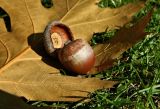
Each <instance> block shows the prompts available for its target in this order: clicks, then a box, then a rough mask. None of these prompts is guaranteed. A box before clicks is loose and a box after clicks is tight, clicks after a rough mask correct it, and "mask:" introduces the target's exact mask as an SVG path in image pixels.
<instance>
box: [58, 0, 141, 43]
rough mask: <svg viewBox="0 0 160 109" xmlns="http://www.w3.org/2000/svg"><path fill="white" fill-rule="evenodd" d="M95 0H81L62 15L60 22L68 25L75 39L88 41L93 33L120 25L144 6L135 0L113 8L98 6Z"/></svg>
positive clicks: (129, 19)
mask: <svg viewBox="0 0 160 109" xmlns="http://www.w3.org/2000/svg"><path fill="white" fill-rule="evenodd" d="M96 1H97V0H81V1H80V2H79V3H78V4H77V5H76V6H75V7H73V9H72V10H70V11H69V12H68V13H67V14H66V15H65V16H64V17H62V19H61V22H63V23H65V24H66V25H69V27H70V28H71V30H72V32H73V35H74V37H75V39H77V38H81V39H84V40H87V41H89V40H90V39H91V37H92V35H93V33H97V32H104V31H105V30H106V29H107V28H108V29H114V28H117V27H122V26H123V25H124V24H126V23H127V22H129V21H131V19H132V16H133V15H134V14H135V13H136V12H137V11H139V10H140V9H141V8H142V7H143V6H144V3H143V2H136V3H134V4H128V5H125V6H122V7H120V8H115V9H111V8H99V7H98V6H97V5H96Z"/></svg>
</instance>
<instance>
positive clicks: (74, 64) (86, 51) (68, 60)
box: [58, 39, 95, 74]
mask: <svg viewBox="0 0 160 109" xmlns="http://www.w3.org/2000/svg"><path fill="white" fill-rule="evenodd" d="M58 57H59V60H60V62H61V63H62V64H63V66H64V67H65V68H66V69H68V70H70V71H73V72H75V73H77V74H87V72H88V71H89V70H90V69H91V68H92V67H93V65H94V63H95V55H94V52H93V50H92V47H91V46H90V45H89V44H88V43H87V42H86V41H84V40H82V39H77V40H74V41H72V42H70V43H69V44H67V45H66V46H64V48H62V49H61V50H60V51H59V53H58Z"/></svg>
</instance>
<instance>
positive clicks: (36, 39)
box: [28, 33, 77, 76]
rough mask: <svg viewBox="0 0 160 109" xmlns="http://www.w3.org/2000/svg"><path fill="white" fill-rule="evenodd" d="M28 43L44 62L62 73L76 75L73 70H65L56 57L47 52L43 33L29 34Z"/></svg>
mask: <svg viewBox="0 0 160 109" xmlns="http://www.w3.org/2000/svg"><path fill="white" fill-rule="evenodd" d="M28 45H30V46H31V49H32V50H33V51H35V52H36V53H37V54H38V55H40V56H42V61H43V62H44V63H46V64H48V65H50V66H52V67H55V68H57V69H59V70H60V72H61V74H62V75H70V76H77V75H76V74H75V73H74V72H71V71H68V70H66V69H65V68H64V67H63V65H62V64H61V63H60V62H59V60H58V57H55V58H53V57H51V56H50V55H48V54H47V52H46V50H45V48H44V43H43V33H35V34H32V35H30V36H29V37H28Z"/></svg>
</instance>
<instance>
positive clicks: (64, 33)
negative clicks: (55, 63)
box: [44, 22, 95, 74]
mask: <svg viewBox="0 0 160 109" xmlns="http://www.w3.org/2000/svg"><path fill="white" fill-rule="evenodd" d="M44 44H45V48H46V51H47V52H48V53H49V54H50V55H51V56H55V55H56V56H57V57H58V59H59V60H60V62H61V64H62V65H63V66H64V67H65V68H66V69H67V70H69V71H72V72H75V73H77V74H87V73H88V71H90V70H91V68H92V67H93V65H94V63H95V55H94V52H93V49H92V47H91V46H90V45H89V44H88V43H87V42H86V41H84V40H82V39H76V40H73V36H72V32H71V30H70V29H69V27H67V26H66V25H64V24H62V23H60V22H52V23H51V24H49V25H48V26H47V27H46V29H45V32H44Z"/></svg>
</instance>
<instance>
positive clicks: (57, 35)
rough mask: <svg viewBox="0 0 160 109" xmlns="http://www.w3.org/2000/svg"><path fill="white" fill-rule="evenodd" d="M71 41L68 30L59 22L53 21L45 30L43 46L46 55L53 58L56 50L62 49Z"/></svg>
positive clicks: (70, 33) (71, 36) (71, 37)
mask: <svg viewBox="0 0 160 109" xmlns="http://www.w3.org/2000/svg"><path fill="white" fill-rule="evenodd" d="M73 40H74V38H73V34H72V32H71V30H70V28H69V27H68V26H67V25H65V24H63V23H61V22H59V21H53V22H51V23H49V24H48V25H47V26H46V28H45V31H44V39H43V41H44V46H45V49H46V51H47V53H48V54H49V55H51V56H55V54H56V52H55V51H56V50H57V49H60V48H63V47H64V45H65V44H66V43H68V42H69V41H73Z"/></svg>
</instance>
